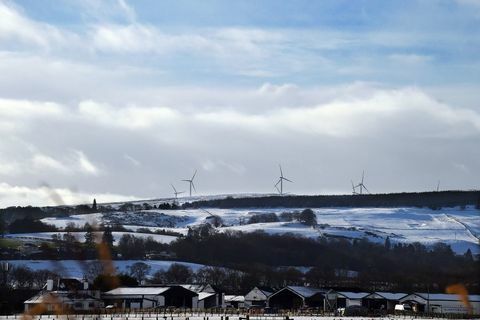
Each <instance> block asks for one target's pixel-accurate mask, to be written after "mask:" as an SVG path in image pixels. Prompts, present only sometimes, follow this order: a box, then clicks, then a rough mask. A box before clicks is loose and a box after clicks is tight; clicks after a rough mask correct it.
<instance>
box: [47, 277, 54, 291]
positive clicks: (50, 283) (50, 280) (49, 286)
mask: <svg viewBox="0 0 480 320" xmlns="http://www.w3.org/2000/svg"><path fill="white" fill-rule="evenodd" d="M47 291H53V279H48V280H47Z"/></svg>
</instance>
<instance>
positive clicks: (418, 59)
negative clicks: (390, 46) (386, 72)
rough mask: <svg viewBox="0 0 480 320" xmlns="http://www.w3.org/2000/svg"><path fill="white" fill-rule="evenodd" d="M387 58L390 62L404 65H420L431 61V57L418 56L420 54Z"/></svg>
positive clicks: (396, 55) (392, 55)
mask: <svg viewBox="0 0 480 320" xmlns="http://www.w3.org/2000/svg"><path fill="white" fill-rule="evenodd" d="M389 58H390V59H391V60H392V61H395V62H399V63H405V64H422V63H426V62H429V61H432V59H433V58H432V56H428V55H420V54H400V53H396V54H391V55H389Z"/></svg>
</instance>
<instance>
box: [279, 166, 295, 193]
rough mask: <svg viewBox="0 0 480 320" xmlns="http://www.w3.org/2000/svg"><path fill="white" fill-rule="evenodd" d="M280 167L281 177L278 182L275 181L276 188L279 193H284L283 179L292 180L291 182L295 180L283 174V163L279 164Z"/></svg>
mask: <svg viewBox="0 0 480 320" xmlns="http://www.w3.org/2000/svg"><path fill="white" fill-rule="evenodd" d="M278 167H279V168H280V177H279V178H278V181H277V183H275V189H277V191H278V193H280V194H281V195H282V194H283V180H285V181H288V182H291V183H293V181H291V180H289V179H287V178H285V177H284V176H283V171H282V166H281V165H278ZM278 185H280V189H279V188H278Z"/></svg>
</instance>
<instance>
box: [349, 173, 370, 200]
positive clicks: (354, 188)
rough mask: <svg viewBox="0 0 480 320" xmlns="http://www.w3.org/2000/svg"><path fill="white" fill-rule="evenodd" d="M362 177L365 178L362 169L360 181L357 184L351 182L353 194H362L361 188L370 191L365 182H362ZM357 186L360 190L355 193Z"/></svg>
mask: <svg viewBox="0 0 480 320" xmlns="http://www.w3.org/2000/svg"><path fill="white" fill-rule="evenodd" d="M364 179H365V170H363V172H362V181H361V182H360V183H359V184H357V185H356V186H354V185H353V183H352V188H353V194H363V189H365V191H367V192H368V193H370V191H368V189H367V187H365V184H364V183H363V181H364ZM357 188H359V189H360V192H358V193H357Z"/></svg>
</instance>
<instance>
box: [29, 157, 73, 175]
mask: <svg viewBox="0 0 480 320" xmlns="http://www.w3.org/2000/svg"><path fill="white" fill-rule="evenodd" d="M32 164H33V167H34V168H35V169H36V170H54V171H58V172H61V173H69V172H70V169H69V168H68V167H66V166H65V165H64V164H63V163H61V162H60V161H58V160H55V159H53V158H52V157H49V156H47V155H45V154H35V155H34V156H33V158H32Z"/></svg>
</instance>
